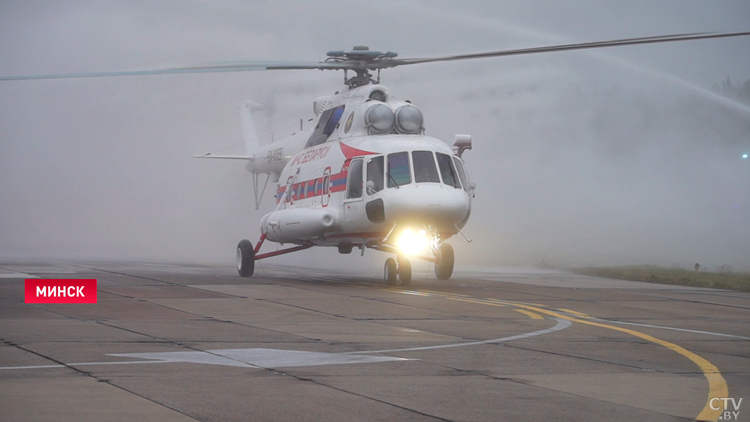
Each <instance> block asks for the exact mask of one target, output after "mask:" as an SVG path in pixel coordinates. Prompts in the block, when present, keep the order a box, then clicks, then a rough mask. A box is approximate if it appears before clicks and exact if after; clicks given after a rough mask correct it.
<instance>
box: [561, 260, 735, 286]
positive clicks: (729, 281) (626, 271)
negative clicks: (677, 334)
mask: <svg viewBox="0 0 750 422" xmlns="http://www.w3.org/2000/svg"><path fill="white" fill-rule="evenodd" d="M573 271H574V272H576V273H578V274H583V275H590V276H594V277H605V278H616V279H619V280H632V281H645V282H648V283H660V284H676V285H680V286H694V287H710V288H713V289H727V290H739V291H741V292H750V274H748V273H710V272H706V271H689V270H680V269H675V268H662V267H657V266H651V265H638V266H627V267H587V268H574V269H573Z"/></svg>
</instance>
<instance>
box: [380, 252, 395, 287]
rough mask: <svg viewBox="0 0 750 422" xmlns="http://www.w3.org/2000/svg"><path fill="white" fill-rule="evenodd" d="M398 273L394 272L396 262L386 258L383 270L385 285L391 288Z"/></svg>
mask: <svg viewBox="0 0 750 422" xmlns="http://www.w3.org/2000/svg"><path fill="white" fill-rule="evenodd" d="M397 275H398V272H397V270H396V260H395V259H393V258H388V259H386V260H385V268H384V269H383V278H385V284H387V285H389V286H393V285H395V284H396V276H397Z"/></svg>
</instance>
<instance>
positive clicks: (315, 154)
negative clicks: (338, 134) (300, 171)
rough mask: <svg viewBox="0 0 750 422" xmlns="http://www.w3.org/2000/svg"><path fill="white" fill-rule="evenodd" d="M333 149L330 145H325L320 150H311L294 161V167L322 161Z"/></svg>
mask: <svg viewBox="0 0 750 422" xmlns="http://www.w3.org/2000/svg"><path fill="white" fill-rule="evenodd" d="M330 149H331V146H330V145H324V146H322V147H319V148H315V149H311V150H309V151H307V152H305V153H304V154H298V155H297V156H296V157H294V160H292V166H296V165H300V164H305V163H309V162H311V161H315V160H320V159H321V158H325V156H326V155H328V151H329V150H330Z"/></svg>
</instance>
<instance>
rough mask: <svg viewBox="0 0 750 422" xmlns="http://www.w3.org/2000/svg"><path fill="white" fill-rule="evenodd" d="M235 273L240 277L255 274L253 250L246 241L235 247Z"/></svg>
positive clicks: (251, 245) (250, 244)
mask: <svg viewBox="0 0 750 422" xmlns="http://www.w3.org/2000/svg"><path fill="white" fill-rule="evenodd" d="M237 271H238V272H239V273H240V275H241V276H242V277H250V276H251V275H253V272H255V249H253V244H252V243H250V241H249V240H247V239H243V240H241V241H240V243H239V244H238V245H237Z"/></svg>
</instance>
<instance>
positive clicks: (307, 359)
mask: <svg viewBox="0 0 750 422" xmlns="http://www.w3.org/2000/svg"><path fill="white" fill-rule="evenodd" d="M107 356H117V357H124V358H135V359H150V360H142V361H124V362H79V363H68V364H65V365H38V366H8V367H0V369H46V368H64V367H68V366H74V367H75V366H88V365H138V364H148V363H198V364H206V365H221V366H234V367H242V368H295V367H303V366H320V365H348V364H354V363H376V362H393V361H405V360H411V359H405V358H398V357H392V356H365V355H355V356H352V355H350V354H347V353H321V352H303V351H298V350H275V349H221V350H206V351H194V352H162V353H114V354H109V355H107Z"/></svg>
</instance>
